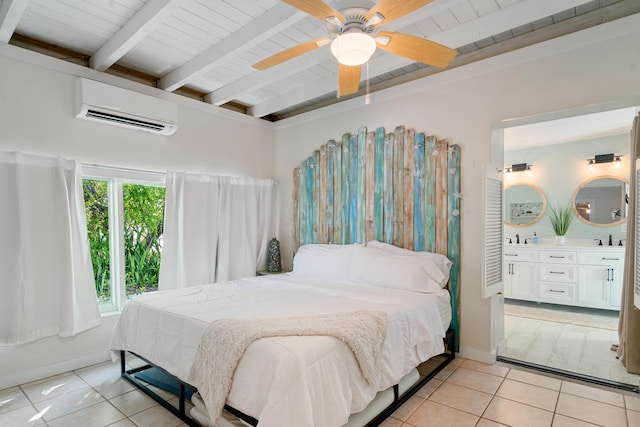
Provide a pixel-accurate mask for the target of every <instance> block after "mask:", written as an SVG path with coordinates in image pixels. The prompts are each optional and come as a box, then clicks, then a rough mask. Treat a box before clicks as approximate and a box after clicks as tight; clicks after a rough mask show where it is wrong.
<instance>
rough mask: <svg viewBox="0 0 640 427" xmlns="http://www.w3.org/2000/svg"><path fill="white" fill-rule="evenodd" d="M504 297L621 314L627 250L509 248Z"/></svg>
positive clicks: (609, 248) (505, 270) (552, 247)
mask: <svg viewBox="0 0 640 427" xmlns="http://www.w3.org/2000/svg"><path fill="white" fill-rule="evenodd" d="M503 260H504V270H503V271H504V274H503V279H504V296H505V297H506V298H511V299H519V300H527V301H537V302H545V303H553V304H565V305H574V306H581V307H591V308H602V309H608V310H619V309H620V299H621V296H622V274H623V268H624V248H618V247H615V248H611V247H606V248H593V247H568V246H567V247H558V246H553V245H544V246H543V245H539V246H538V245H527V246H523V245H520V246H515V247H514V245H508V246H505V248H504V251H503Z"/></svg>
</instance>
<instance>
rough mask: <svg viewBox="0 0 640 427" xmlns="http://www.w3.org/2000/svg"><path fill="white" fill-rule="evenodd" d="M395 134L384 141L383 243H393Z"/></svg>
mask: <svg viewBox="0 0 640 427" xmlns="http://www.w3.org/2000/svg"><path fill="white" fill-rule="evenodd" d="M393 139H394V138H393V134H392V133H389V134H387V135H386V136H385V139H384V202H383V203H384V221H383V224H384V225H383V230H382V233H383V241H384V242H385V243H393V218H394V215H393V197H394V193H393V190H394V188H393Z"/></svg>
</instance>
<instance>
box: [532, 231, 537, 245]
mask: <svg viewBox="0 0 640 427" xmlns="http://www.w3.org/2000/svg"><path fill="white" fill-rule="evenodd" d="M531 243H533V244H534V245H535V244H536V243H538V235H537V234H536V232H535V231H534V232H533V237H532V238H531Z"/></svg>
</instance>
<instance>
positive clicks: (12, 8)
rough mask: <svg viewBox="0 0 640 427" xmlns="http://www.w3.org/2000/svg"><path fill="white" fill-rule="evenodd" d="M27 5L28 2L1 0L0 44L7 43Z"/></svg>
mask: <svg viewBox="0 0 640 427" xmlns="http://www.w3.org/2000/svg"><path fill="white" fill-rule="evenodd" d="M28 5H29V0H3V1H2V2H0V42H1V43H9V40H11V36H12V35H13V33H14V32H15V31H16V27H17V26H18V22H20V18H22V15H23V14H24V11H25V10H26V9H27V6H28Z"/></svg>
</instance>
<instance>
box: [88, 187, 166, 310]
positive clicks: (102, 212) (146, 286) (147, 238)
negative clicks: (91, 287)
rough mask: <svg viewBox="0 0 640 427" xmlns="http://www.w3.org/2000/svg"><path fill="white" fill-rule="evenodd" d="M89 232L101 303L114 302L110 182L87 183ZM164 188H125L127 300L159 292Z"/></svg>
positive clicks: (97, 290) (97, 289)
mask: <svg viewBox="0 0 640 427" xmlns="http://www.w3.org/2000/svg"><path fill="white" fill-rule="evenodd" d="M83 186H84V197H85V211H86V216H87V231H88V233H89V243H90V245H91V259H92V262H93V270H94V276H95V282H96V292H97V294H98V298H99V300H100V301H103V302H108V301H111V278H110V268H109V265H110V262H109V261H110V257H109V198H108V182H107V181H98V180H84V181H83ZM164 197H165V189H164V188H163V187H155V186H149V185H139V184H124V185H123V208H124V236H123V237H124V260H125V277H126V294H127V297H130V296H132V295H137V294H140V293H143V292H148V291H154V290H157V289H158V275H159V272H160V257H161V251H162V247H161V240H160V238H161V236H162V232H163V221H164Z"/></svg>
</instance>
